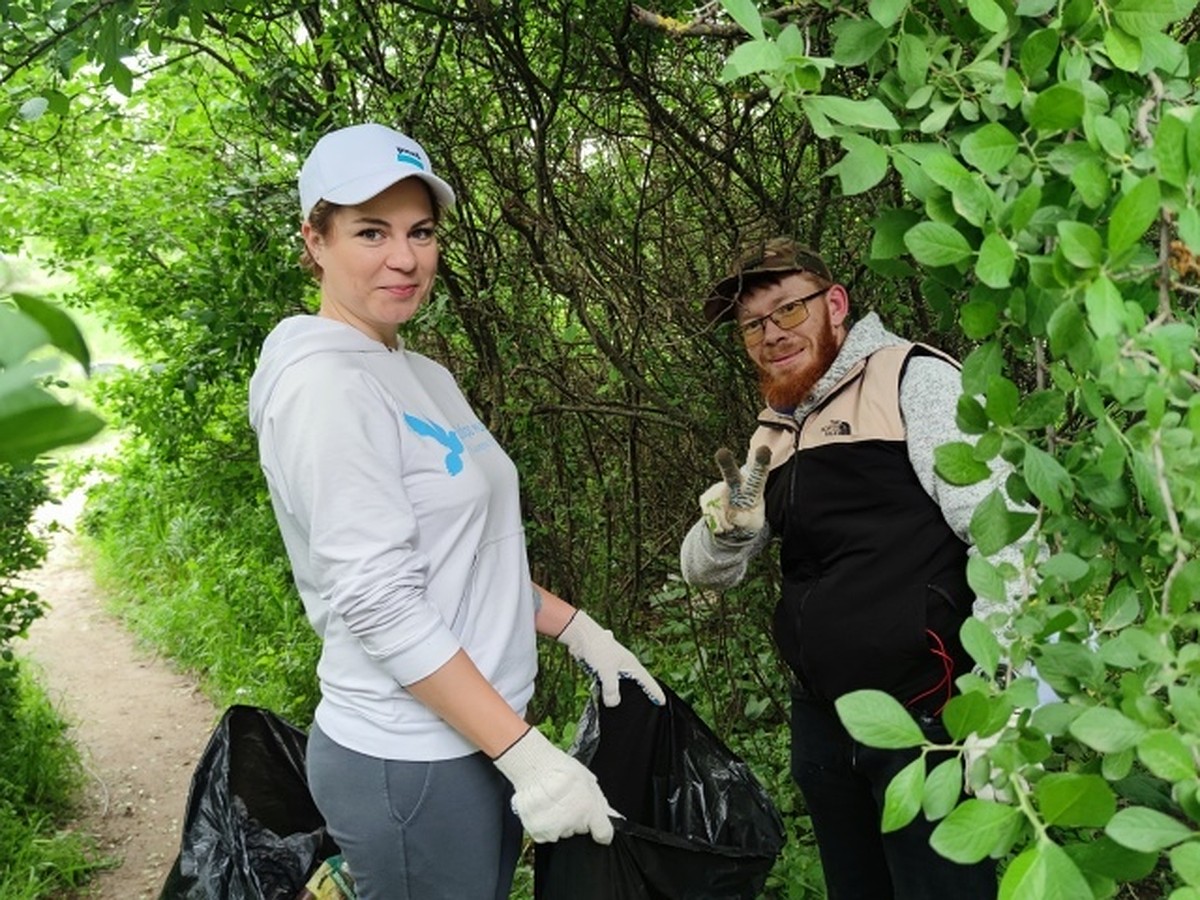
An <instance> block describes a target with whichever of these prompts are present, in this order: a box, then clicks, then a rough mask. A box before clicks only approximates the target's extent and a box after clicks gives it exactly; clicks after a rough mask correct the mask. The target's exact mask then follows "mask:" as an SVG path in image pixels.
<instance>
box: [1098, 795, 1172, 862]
mask: <svg viewBox="0 0 1200 900" xmlns="http://www.w3.org/2000/svg"><path fill="white" fill-rule="evenodd" d="M1104 831H1105V833H1106V834H1107V835H1108V836H1109V837H1110V838H1112V839H1113V840H1114V841H1116V842H1117V843H1118V844H1120V845H1121V846H1123V847H1128V848H1129V849H1131V850H1140V851H1142V852H1144V853H1156V852H1158V851H1159V850H1165V849H1166V848H1167V847H1171V846H1174V845H1175V844H1178V843H1181V842H1182V841H1186V840H1188V839H1189V838H1191V837H1193V836H1194V832H1193V831H1192V830H1191V829H1190V828H1188V827H1187V826H1186V825H1184V824H1183V823H1182V822H1180V821H1179V820H1177V819H1173V818H1171V817H1170V816H1168V815H1165V814H1163V813H1160V812H1158V811H1157V810H1153V809H1146V808H1145V807H1143V806H1131V807H1128V808H1127V809H1123V810H1121V811H1120V812H1118V813H1117V814H1116V815H1115V816H1113V817H1112V820H1111V821H1110V822H1109V823H1108V826H1107V827H1106V828H1105V829H1104Z"/></svg>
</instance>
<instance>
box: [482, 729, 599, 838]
mask: <svg viewBox="0 0 1200 900" xmlns="http://www.w3.org/2000/svg"><path fill="white" fill-rule="evenodd" d="M492 762H493V763H494V764H495V766H496V768H497V769H499V770H500V772H501V774H503V775H504V777H505V778H507V779H508V780H509V781H511V782H512V784H513V789H514V793H513V798H512V808H513V812H515V813H516V814H517V817H518V818H520V820H521V824H522V825H523V826H524V827H525V830H526V831H527V832H529V836H530V837H531V838H533V839H534V841H536V842H538V843H546V842H549V841H557V840H558V839H560V838H564V837H570V836H571V835H573V834H588V833H590V834H591V836H592V839H593V840H594V841H596V843H598V844H611V843H612V839H613V826H612V821H611V820H610V819H609V816H610V815H617V813H616V812H614V811H613V810H612V809H611V808H610V807H609V805H608V801H607V800H606V799H605V798H604V792H603V791H601V790H600V785H599V783H597V781H596V776H595V775H593V774H592V773H591V772H590V771H589V770H588V769H587V767H586V766H584V765H583V764H582V763H581V762H579V760H577V759H574V758H573V757H571V756H569V755H568V754H566V753H564V752H563V751H562V750H559V749H558V748H557V747H555V746H554V745H553V744H551V743H550V741H548V740H547V739H546V738H545V736H544V735H543V734H542V733H541V732H540V731H538V730H537V729H536V728H534V727H532V726H530V728H529V730H528V731H526V732H525V733H524V734H523V735H522V736H521V737H520V738H519V739H518V740H517V742H516V743H514V744H513V745H512V746H511V747H509V748H508V749H507V750H505V751H504V752H503V753H501V754H500V755H499V756H498V757H496V758H495V759H494V760H492Z"/></svg>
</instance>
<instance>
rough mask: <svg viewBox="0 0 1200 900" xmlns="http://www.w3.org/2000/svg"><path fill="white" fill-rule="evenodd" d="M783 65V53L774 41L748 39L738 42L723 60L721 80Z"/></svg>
mask: <svg viewBox="0 0 1200 900" xmlns="http://www.w3.org/2000/svg"><path fill="white" fill-rule="evenodd" d="M782 65H783V54H782V53H781V52H780V50H779V46H778V45H777V44H776V43H775V42H774V41H767V40H761V41H750V42H748V43H745V44H739V45H738V46H737V47H735V48H734V49H733V52H732V53H730V54H729V56H728V58H726V60H725V67H724V68H723V69H722V70H721V80H722V81H724V82H728V81H734V80H735V79H738V78H743V77H745V76H746V75H754V74H756V73H758V72H772V71H774V70H776V69H778V68H779V67H780V66H782Z"/></svg>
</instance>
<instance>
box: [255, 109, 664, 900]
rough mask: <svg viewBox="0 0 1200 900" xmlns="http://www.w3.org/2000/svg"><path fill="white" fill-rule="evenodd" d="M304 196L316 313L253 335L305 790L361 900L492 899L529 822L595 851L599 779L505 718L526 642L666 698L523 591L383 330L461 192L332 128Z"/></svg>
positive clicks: (464, 455)
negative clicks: (305, 670) (305, 639)
mask: <svg viewBox="0 0 1200 900" xmlns="http://www.w3.org/2000/svg"><path fill="white" fill-rule="evenodd" d="M300 198H301V211H302V215H303V220H304V222H303V226H302V234H303V238H304V244H305V250H304V254H303V256H302V263H303V264H304V265H305V266H306V268H308V269H309V270H310V271H312V272H313V273H314V275H315V277H316V278H317V280H318V281H319V283H320V298H321V302H320V309H319V311H318V313H317V314H316V315H315V316H295V317H292V318H289V319H286V320H284V321H283V322H281V323H280V324H279V325H278V326H277V327H276V328H275V329H274V330H273V331H272V333H271V334H270V336H269V337H268V338H267V340H266V342H265V343H264V345H263V350H262V355H261V358H260V360H259V364H258V368H257V370H256V371H255V373H254V377H253V378H252V379H251V383H250V417H251V422H252V424H253V426H254V429H255V431H256V433H257V435H258V441H259V453H260V458H261V462H262V467H263V471H264V472H265V474H266V477H267V483H268V486H269V488H270V493H271V501H272V504H273V506H274V510H275V516H276V519H277V521H278V523H279V528H280V531H281V532H282V534H283V538H284V542H285V544H286V545H287V551H288V556H289V558H290V559H291V563H292V569H293V573H294V575H295V578H296V583H297V586H298V588H299V592H300V595H301V597H302V599H303V601H304V605H305V610H306V612H307V614H308V618H309V621H310V622H311V623H312V626H313V628H314V629H316V631H317V633H318V634H319V635H320V636H321V638H322V642H323V645H322V653H321V659H320V662H319V664H318V675H319V678H320V683H321V700H320V703H319V705H318V706H317V710H316V714H315V717H314V723H313V727H312V732H311V735H310V738H309V750H308V768H309V779H310V785H311V789H312V792H313V797H314V799H315V800H316V802H317V806H318V807H319V808H320V810H321V812H322V814H323V815H324V816H325V819H326V821H327V823H328V826H329V830H330V833H331V834H332V836H333V837H334V839H335V840H336V841H337V842H338V845H339V847H340V848H341V850H342V853H343V856H344V857H345V859H346V861H347V863H348V864H349V867H350V870H351V872H352V873H353V876H354V879H355V883H356V887H357V890H358V895H359V897H361V898H364V900H383V898H386V900H395V898H420V900H427V898H439V897H445V898H448V900H449V898H453V900H469V898H481V900H482V898H489V900H490V898H503V897H507V896H508V892H509V888H510V885H511V880H512V873H513V870H514V868H515V866H516V859H517V855H518V853H519V849H520V838H521V829H520V826H521V825H522V824H523V825H524V826H525V828H526V830H528V831H529V833H530V835H531V836H532V837H533V838H534V840H537V841H553V840H557V839H558V838H560V837H564V836H566V835H571V834H582V833H590V834H591V836H592V837H593V838H594V839H595V840H597V841H599V842H600V843H607V842H609V841H610V840H611V839H612V824H611V822H610V821H609V817H608V814H609V812H610V810H609V808H608V804H607V802H606V801H605V799H604V796H603V794H602V793H601V791H600V789H599V787H598V786H597V784H596V781H595V778H594V777H593V776H592V774H591V773H590V772H589V771H588V770H587V769H586V768H584V767H583V766H582V765H580V764H579V763H578V762H577V761H576V760H574V759H572V758H571V757H569V756H568V755H567V754H565V753H563V752H562V751H561V750H559V749H557V748H556V747H554V746H553V745H552V744H551V743H550V742H549V741H547V740H546V739H545V738H544V737H542V735H541V734H540V733H539V732H538V731H537V729H536V728H532V727H530V726H529V725H528V724H527V723H526V722H525V721H524V720H523V719H522V715H523V712H524V710H525V706H526V704H527V702H528V700H529V698H530V695H531V694H532V692H533V681H534V675H535V673H536V669H537V653H536V647H535V637H536V634H545V635H551V636H555V637H557V638H558V640H560V641H561V642H563V643H564V644H566V645H567V647H568V649H569V651H570V652H571V653H572V655H573V656H575V657H576V658H577V659H578V660H580V661H581V663H582V664H583V665H585V666H586V667H587V668H588V669H589V670H590V671H592V672H594V673H595V674H596V675H597V676H598V677H599V679H600V681H601V685H602V688H603V691H604V694H605V702H606V703H610V704H611V703H613V702H616V701H618V700H619V688H618V685H617V681H618V678H619V677H620V676H621V675H626V676H629V677H632V678H634V679H635V680H636V681H637V682H638V683H639V684H640V685H641V686H642V688H643V689H644V690H645V691H646V692H647V693H648V694H649V695H650V696H651V697H652V698H654V699H656V700H658V702H662V692H661V689H660V688H659V687H658V685H657V683H656V682H655V681H654V679H653V678H651V677H650V675H649V674H648V673H647V672H646V670H645V669H644V668H643V667H642V666H641V665H640V664H639V663H638V661H637V660H636V658H634V656H633V655H632V654H631V653H630V652H629V651H628V650H626V649H625V648H624V647H623V646H621V644H619V643H618V642H617V641H615V640H614V639H613V637H612V634H611V633H610V632H608V631H605V630H603V629H602V628H600V627H599V626H598V625H597V624H596V623H595V622H594V621H592V619H591V618H589V617H588V616H587V614H586V613H584V612H580V611H577V610H575V609H574V608H573V607H571V606H570V605H569V604H568V603H566V602H565V601H564V600H562V599H561V598H559V597H557V596H555V595H554V594H552V593H550V592H548V591H546V590H544V589H542V588H540V587H538V586H536V585H534V584H533V583H532V581H531V579H530V574H529V564H528V560H527V557H526V550H525V541H524V534H523V530H522V523H521V517H520V505H519V497H518V484H517V473H516V470H515V468H514V466H513V464H512V462H511V460H509V458H508V457H507V456H506V455H505V453H504V452H503V450H501V448H500V447H499V446H498V445H497V443H496V441H495V440H494V438H492V436H491V435H490V434H489V433H488V431H487V429H486V428H485V427H484V426H483V424H482V423H481V422H480V421H479V419H478V417H477V416H476V415H475V414H474V413H473V412H472V410H471V408H470V406H469V405H468V403H467V401H466V399H465V398H464V397H463V395H462V392H461V391H460V390H459V388H458V386H457V384H456V383H455V381H454V379H453V378H452V376H451V375H450V373H449V372H448V371H447V370H446V369H445V368H443V367H442V366H440V365H438V364H437V363H435V362H433V361H432V360H430V359H427V358H426V357H424V356H421V355H419V354H417V353H413V352H412V351H410V350H407V349H406V348H405V347H404V344H403V342H402V341H401V339H400V337H399V336H398V334H397V329H398V327H399V326H400V325H402V324H404V323H405V322H408V321H409V320H410V319H412V318H413V316H414V315H415V314H416V313H417V310H418V309H420V307H421V304H422V303H423V302H424V301H425V299H426V298H427V297H428V296H429V292H430V289H431V287H432V285H433V280H434V276H435V274H436V270H437V263H438V244H437V234H436V231H437V226H438V221H439V217H440V214H441V212H442V210H443V209H445V208H448V207H450V206H451V205H453V203H454V199H455V198H454V192H453V191H452V190H451V188H450V186H449V185H448V184H446V183H445V182H444V181H442V180H441V179H440V178H438V177H437V176H435V175H434V174H433V170H432V167H431V165H430V162H429V158H428V156H427V155H426V154H425V151H424V150H423V149H422V148H421V146H420V145H419V144H417V143H416V141H414V140H412V139H411V138H409V137H407V136H406V135H403V134H401V133H399V132H397V131H393V130H392V129H390V128H386V127H384V126H382V125H376V124H365V125H356V126H352V127H350V128H345V129H342V130H339V131H335V132H333V133H331V134H328V135H326V136H325V137H323V138H322V139H321V140H320V141H318V143H317V145H316V146H315V147H314V148H313V151H312V153H311V154H310V155H309V157H308V159H307V160H306V161H305V163H304V165H303V167H302V168H301V171H300ZM510 783H511V784H510ZM514 811H515V813H516V816H519V818H520V821H519V822H518V820H517V817H516V816H514V815H513V812H514Z"/></svg>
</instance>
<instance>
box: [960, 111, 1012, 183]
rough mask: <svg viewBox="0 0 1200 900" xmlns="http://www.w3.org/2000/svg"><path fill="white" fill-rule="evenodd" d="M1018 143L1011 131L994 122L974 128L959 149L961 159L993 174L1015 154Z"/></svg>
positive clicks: (1010, 160)
mask: <svg viewBox="0 0 1200 900" xmlns="http://www.w3.org/2000/svg"><path fill="white" fill-rule="evenodd" d="M1018 147H1019V144H1018V143H1017V139H1016V137H1015V136H1014V135H1013V133H1012V132H1011V131H1009V130H1008V129H1007V128H1005V127H1004V126H1003V125H1000V124H999V123H996V122H991V123H989V124H987V125H983V126H982V127H980V128H977V129H975V130H974V131H972V132H971V133H970V134H968V135H967V136H966V137H965V138H963V141H962V144H961V145H960V147H959V149H961V150H962V155H963V159H965V160H966V161H967V162H969V163H970V164H971V165H973V166H974V167H975V168H977V169H978V170H979V171H980V172H983V173H984V174H985V175H995V174H997V173H999V172H1000V171H1001V170H1002V169H1003V168H1004V167H1005V166H1007V165H1008V164H1009V163H1010V162H1012V159H1013V157H1014V156H1016V155H1017V149H1018Z"/></svg>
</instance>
